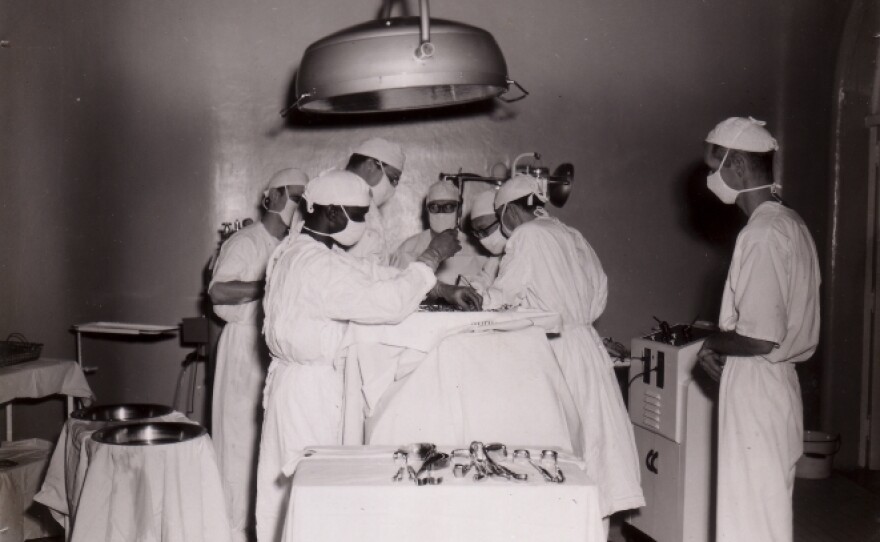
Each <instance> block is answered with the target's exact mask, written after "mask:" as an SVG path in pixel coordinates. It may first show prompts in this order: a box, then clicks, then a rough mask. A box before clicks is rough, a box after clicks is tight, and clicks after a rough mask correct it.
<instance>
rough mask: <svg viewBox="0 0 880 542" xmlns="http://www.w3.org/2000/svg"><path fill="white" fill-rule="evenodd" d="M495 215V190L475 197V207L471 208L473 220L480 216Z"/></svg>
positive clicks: (485, 191) (486, 191)
mask: <svg viewBox="0 0 880 542" xmlns="http://www.w3.org/2000/svg"><path fill="white" fill-rule="evenodd" d="M494 214H495V190H494V189H489V190H484V191H483V192H480V193H479V194H477V195H476V197H474V206H473V207H472V208H471V220H473V219H474V218H477V217H480V216H489V215H494Z"/></svg>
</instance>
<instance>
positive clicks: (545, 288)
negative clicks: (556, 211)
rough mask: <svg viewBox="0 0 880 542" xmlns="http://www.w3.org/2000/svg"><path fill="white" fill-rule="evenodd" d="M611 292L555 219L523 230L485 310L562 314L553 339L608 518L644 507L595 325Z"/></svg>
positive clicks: (619, 400)
mask: <svg viewBox="0 0 880 542" xmlns="http://www.w3.org/2000/svg"><path fill="white" fill-rule="evenodd" d="M607 297H608V285H607V278H606V276H605V273H604V272H603V271H602V264H601V263H600V262H599V258H598V256H596V253H595V252H594V251H593V249H592V248H591V247H590V245H589V244H588V243H587V241H586V240H585V239H584V237H583V236H582V235H581V234H580V232H578V231H577V230H575V229H573V228H570V227H568V226H566V225H565V224H563V223H562V222H560V221H559V220H557V219H555V218H552V217H540V218H535V219H534V220H532V221H530V222H527V223H525V224H522V225H521V226H519V227H517V228H516V229H515V230H514V231H513V233H512V234H511V236H510V239H508V241H507V245H506V247H505V252H504V256H503V257H502V258H501V270H500V271H499V274H498V278H497V279H496V280H495V283H494V284H493V285H492V286H491V287H490V288H489V289H488V290H487V291H486V296H485V298H484V302H483V306H484V308H498V307H500V306H502V305H513V306H520V307H526V308H530V309H540V310H545V311H552V312H556V313H559V314H560V315H561V316H562V331H561V333H560V334H559V335H558V336H557V337H553V338H551V340H550V345H551V346H552V347H553V350H554V352H555V353H556V359H557V361H558V363H559V365H560V368H561V369H562V374H563V375H564V376H565V380H566V383H567V384H568V387H569V389H570V390H571V394H572V397H573V398H574V401H575V404H576V405H577V408H578V414H579V415H580V417H581V423H582V424H583V428H584V431H583V435H584V461H585V463H586V471H587V474H588V475H589V476H590V477H591V478H592V479H593V480H594V481H595V482H596V484H597V485H598V486H599V494H600V496H601V499H602V506H601V510H602V515H603V516H609V515H611V514H612V513H614V512H616V511H618V510H628V509H631V508H637V507H640V506H644V504H645V499H644V496H643V494H642V488H641V485H640V483H639V464H638V454H637V452H636V446H635V440H634V437H633V429H632V424H631V423H630V421H629V417H628V416H627V413H626V408H625V406H624V404H623V397H622V396H621V393H620V386H619V384H618V383H617V378H616V377H615V375H614V368H613V366H612V362H611V358H610V357H609V355H608V352H607V351H606V350H605V347H604V346H603V345H602V338H601V337H600V336H599V334H598V333H597V332H596V330H595V328H593V322H594V321H595V320H596V319H597V318H598V317H599V316H600V315H601V314H602V312H603V311H604V310H605V302H606V299H607Z"/></svg>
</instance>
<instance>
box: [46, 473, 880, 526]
mask: <svg viewBox="0 0 880 542" xmlns="http://www.w3.org/2000/svg"><path fill="white" fill-rule="evenodd" d="M608 539H609V541H610V542H641V540H645V538H644V537H639V536H638V534H637V533H632V532H631V529H628V528H627V527H625V526H624V525H623V521H622V518H620V517H614V518H612V521H611V530H610V533H609V536H608ZM63 540H64V539H63V537H58V538H41V539H39V542H63ZM838 541H840V542H843V541H846V542H880V471H854V472H847V473H843V472H835V473H834V474H833V475H832V476H831V477H830V478H826V479H824V480H804V479H798V480H797V483H796V484H795V488H794V542H838Z"/></svg>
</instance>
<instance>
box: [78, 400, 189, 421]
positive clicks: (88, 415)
mask: <svg viewBox="0 0 880 542" xmlns="http://www.w3.org/2000/svg"><path fill="white" fill-rule="evenodd" d="M172 412H174V409H172V408H171V407H169V406H165V405H152V404H147V403H144V404H130V405H96V406H91V407H89V408H81V409H79V410H77V411H74V412H73V413H72V414H71V415H70V417H71V418H76V419H77V420H86V421H91V422H128V421H135V420H149V419H151V418H159V417H162V416H167V415H168V414H171V413H172Z"/></svg>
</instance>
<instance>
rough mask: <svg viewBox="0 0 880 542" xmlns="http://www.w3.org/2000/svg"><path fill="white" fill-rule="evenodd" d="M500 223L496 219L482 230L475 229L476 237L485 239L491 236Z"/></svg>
mask: <svg viewBox="0 0 880 542" xmlns="http://www.w3.org/2000/svg"><path fill="white" fill-rule="evenodd" d="M498 225H499V224H498V221H497V220H496V221H495V222H493V223H491V224H489V225H488V226H486V227H485V228H483V229H481V230H477V229H475V230H474V237H476V238H477V239H485V238H486V237H489V236H490V235H492V232H494V231H495V230H497V229H498Z"/></svg>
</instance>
